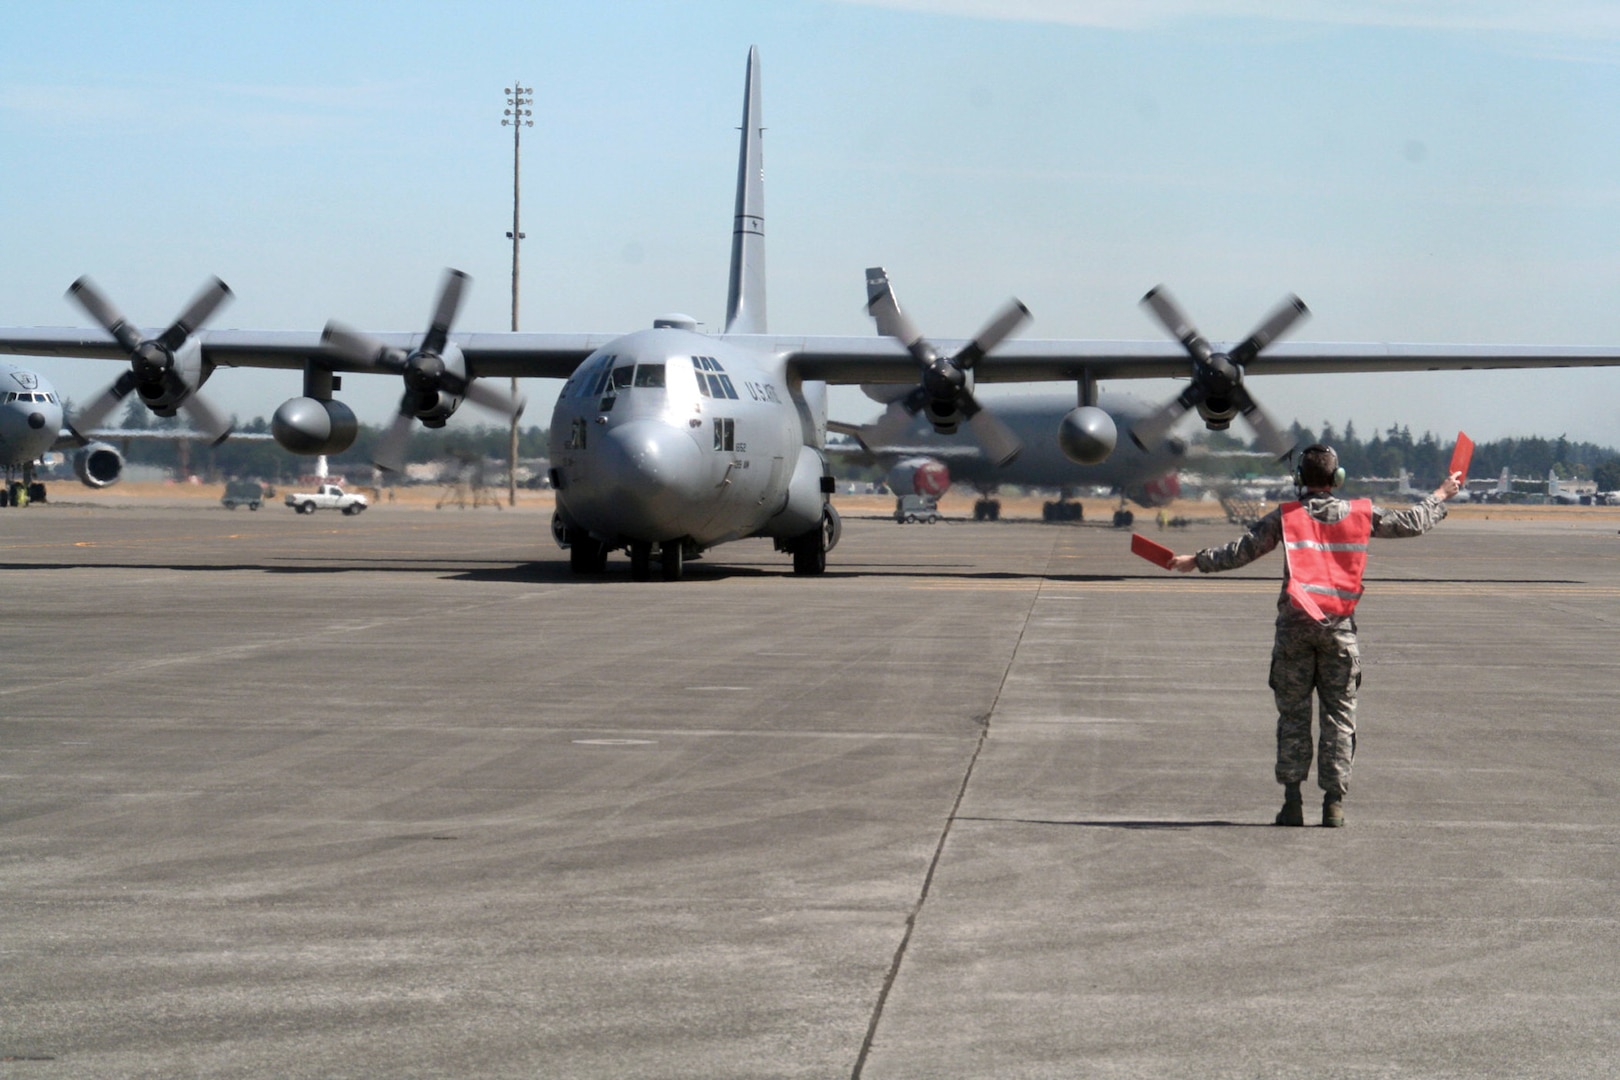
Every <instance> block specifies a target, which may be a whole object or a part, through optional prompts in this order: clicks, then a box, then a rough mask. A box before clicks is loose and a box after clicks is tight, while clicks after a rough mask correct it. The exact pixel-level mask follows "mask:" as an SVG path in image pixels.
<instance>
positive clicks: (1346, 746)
mask: <svg viewBox="0 0 1620 1080" xmlns="http://www.w3.org/2000/svg"><path fill="white" fill-rule="evenodd" d="M1302 501H1303V502H1304V503H1305V509H1306V510H1307V511H1308V512H1309V513H1310V515H1311V516H1312V517H1314V518H1315V519H1316V520H1318V521H1322V522H1327V523H1330V524H1331V523H1333V522H1337V521H1340V520H1342V519H1343V518H1344V517H1345V515H1347V514H1348V513H1349V512H1350V504H1349V503H1348V502H1346V501H1345V500H1343V499H1339V498H1335V497H1334V496H1333V495H1331V494H1329V493H1327V492H1325V491H1322V492H1315V493H1313V494H1310V495H1307V496H1306V497H1305V498H1304V500H1302ZM1445 516H1446V507H1445V504H1444V503H1443V502H1441V501H1440V500H1439V499H1437V498H1435V497H1434V496H1432V495H1431V496H1429V497H1428V498H1426V499H1424V500H1423V501H1422V502H1420V503H1418V504H1417V505H1416V506H1413V507H1411V508H1410V509H1407V510H1385V509H1383V508H1382V507H1378V506H1374V507H1373V508H1372V535H1373V536H1376V537H1380V538H1385V539H1387V538H1391V537H1402V536H1421V535H1422V534H1423V533H1426V532H1428V531H1429V530H1430V529H1432V528H1434V527H1435V525H1437V524H1439V523H1440V521H1441V520H1443V519H1444V518H1445ZM1282 535H1283V528H1282V508H1281V507H1279V508H1277V509H1276V510H1273V511H1272V512H1271V513H1269V514H1267V515H1266V516H1265V517H1263V518H1261V519H1260V520H1259V521H1257V522H1255V524H1254V527H1253V528H1251V529H1250V530H1249V531H1248V532H1247V533H1245V534H1244V535H1243V536H1240V537H1239V538H1238V539H1236V540H1234V541H1232V542H1231V543H1230V544H1227V545H1226V546H1224V547H1218V548H1205V549H1204V550H1203V551H1200V552H1199V553H1198V555H1197V560H1198V569H1199V570H1201V571H1202V572H1204V573H1206V574H1211V573H1216V572H1218V571H1221V570H1236V569H1237V568H1238V567H1240V566H1247V565H1248V564H1249V563H1251V562H1253V561H1254V560H1256V559H1258V558H1259V557H1260V556H1262V555H1264V554H1265V553H1266V552H1268V551H1270V550H1271V549H1272V548H1274V547H1276V546H1277V545H1278V544H1279V543H1281V542H1282ZM1360 686H1361V652H1360V649H1359V647H1358V646H1357V644H1356V620H1355V617H1354V616H1350V615H1343V616H1328V619H1327V622H1326V623H1325V624H1323V623H1319V622H1317V621H1316V620H1315V619H1313V618H1312V617H1311V616H1309V615H1307V614H1305V612H1303V611H1301V610H1300V609H1299V608H1297V607H1295V606H1294V605H1293V603H1292V602H1291V601H1290V600H1289V599H1288V564H1287V562H1286V561H1284V563H1283V593H1282V595H1281V596H1279V597H1278V599H1277V638H1276V641H1275V643H1274V644H1273V645H1272V648H1271V690H1272V693H1273V694H1274V695H1275V696H1276V699H1277V782H1278V783H1279V784H1297V783H1300V782H1301V781H1303V780H1304V779H1305V777H1306V776H1308V775H1309V774H1310V771H1311V695H1312V693H1313V692H1314V693H1315V695H1316V697H1317V699H1318V700H1319V701H1320V702H1321V732H1320V737H1319V739H1318V745H1317V749H1316V782H1317V783H1318V784H1319V785H1321V787H1322V790H1323V791H1326V792H1330V793H1335V794H1339V795H1343V794H1344V793H1345V792H1346V791H1348V790H1349V789H1350V764H1351V761H1352V760H1353V759H1354V758H1355V756H1356V691H1357V690H1358V689H1359V688H1360Z"/></svg>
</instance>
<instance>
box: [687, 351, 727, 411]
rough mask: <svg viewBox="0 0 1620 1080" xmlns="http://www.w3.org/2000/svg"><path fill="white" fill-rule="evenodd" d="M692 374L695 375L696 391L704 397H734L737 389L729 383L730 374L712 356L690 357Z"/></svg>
mask: <svg viewBox="0 0 1620 1080" xmlns="http://www.w3.org/2000/svg"><path fill="white" fill-rule="evenodd" d="M692 374H693V375H695V376H697V384H698V392H699V393H701V394H702V395H703V396H704V397H716V398H731V399H732V400H735V399H736V397H737V390H736V388H735V387H733V386H732V385H731V378H730V376H728V375H726V374H725V369H724V368H722V367H721V366H720V361H718V360H716V359H715V358H714V357H712V356H694V357H692Z"/></svg>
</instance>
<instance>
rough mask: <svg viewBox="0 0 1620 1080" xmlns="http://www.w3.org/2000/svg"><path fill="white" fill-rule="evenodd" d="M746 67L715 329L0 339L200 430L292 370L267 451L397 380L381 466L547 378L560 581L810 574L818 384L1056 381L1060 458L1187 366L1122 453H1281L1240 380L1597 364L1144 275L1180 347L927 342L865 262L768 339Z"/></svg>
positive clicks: (323, 427)
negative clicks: (1203, 319)
mask: <svg viewBox="0 0 1620 1080" xmlns="http://www.w3.org/2000/svg"><path fill="white" fill-rule="evenodd" d="M759 79H760V69H759V61H758V53H757V50H750V52H749V59H748V71H747V79H746V91H745V95H744V105H743V121H742V135H741V138H740V151H739V160H738V168H737V187H736V204H735V205H736V212H735V219H734V225H733V231H732V258H731V269H730V282H729V289H728V296H727V304H726V322H725V327H724V329H723V331H722V332H721V333H720V334H718V335H711V334H706V333H700V332H698V330H697V327H696V324H695V323H694V322H693V321H692V320H690V319H687V318H684V317H679V316H675V317H665V318H660V319H657V320H655V321H654V323H653V327H652V328H651V329H646V330H639V331H634V332H631V333H627V334H587V333H578V334H559V333H530V332H524V333H517V332H512V333H452V332H451V327H452V324H453V322H454V319H455V315H456V313H457V310H458V309H459V306H460V301H461V296H462V292H463V289H464V287H465V282H466V279H465V277H464V276H463V275H460V274H459V273H456V272H452V273H451V274H450V275H449V276H448V277H447V278H446V280H445V283H444V285H443V286H442V287H441V290H440V294H439V299H438V302H437V305H436V307H435V312H434V315H433V317H432V319H431V321H430V323H429V327H428V330H427V332H426V333H422V334H413V333H389V334H376V335H368V334H362V333H358V332H355V331H352V330H348V329H346V328H344V327H341V326H338V325H337V324H329V325H328V327H327V330H326V332H325V333H324V334H315V333H309V332H300V331H250V330H205V329H201V327H202V324H203V323H204V321H206V319H207V318H208V317H209V315H211V314H212V312H213V310H214V309H215V308H216V307H217V306H218V303H220V302H221V301H222V300H223V299H224V297H225V296H226V295H228V290H226V289H225V287H224V285H223V284H222V283H219V282H217V281H215V282H214V283H212V284H211V285H209V286H207V287H205V288H204V290H203V291H202V292H201V293H200V294H199V295H198V297H197V298H196V299H195V300H194V301H193V302H192V304H191V305H189V306H188V307H187V308H186V309H185V313H184V314H183V315H182V316H181V318H180V319H178V320H176V322H175V323H174V324H173V325H171V326H170V327H169V329H168V330H166V331H163V332H162V333H161V334H158V335H156V336H153V337H148V336H146V335H145V333H144V332H142V331H138V330H135V329H133V328H132V326H131V324H129V323H128V322H126V321H125V320H124V319H123V317H122V315H120V314H119V313H118V312H117V310H116V309H115V308H113V307H112V305H111V304H110V303H108V302H107V301H106V299H105V298H104V297H102V296H101V295H100V293H99V292H97V291H96V290H95V289H94V288H93V287H91V286H90V285H89V283H88V282H87V281H84V280H82V279H81V281H80V282H79V283H76V285H75V288H74V289H73V290H72V293H73V295H74V296H75V297H76V298H77V300H78V302H79V304H80V306H81V307H83V308H84V310H85V311H86V312H87V313H89V314H90V316H91V318H92V319H93V320H94V321H95V322H96V323H98V324H99V327H100V329H97V330H85V329H80V328H7V329H0V353H12V354H21V355H46V356H49V355H66V356H82V357H91V358H106V359H114V360H119V361H122V362H124V363H127V364H128V365H129V366H128V369H127V370H126V371H125V372H124V373H122V374H121V375H120V376H119V378H118V379H117V381H116V382H114V384H113V385H112V386H111V387H109V388H108V390H107V392H106V393H105V394H103V395H102V397H101V398H99V399H97V401H96V402H95V403H93V405H92V409H93V410H107V409H110V408H111V405H112V404H115V403H116V401H117V400H120V399H122V398H123V397H124V396H127V395H128V394H129V393H138V394H139V395H140V400H141V401H142V402H144V403H145V404H146V405H147V406H148V407H149V408H151V409H152V410H153V411H154V412H157V413H159V414H160V415H171V414H173V412H174V411H175V410H177V409H185V410H187V411H188V412H189V413H190V414H191V415H192V417H193V420H194V422H195V423H196V424H197V426H198V427H199V428H200V429H202V430H205V431H218V432H221V433H224V432H225V430H226V428H227V425H225V424H223V423H222V422H221V418H220V417H219V416H218V414H217V413H216V412H215V411H214V410H212V409H211V408H210V407H209V406H207V405H205V404H204V403H203V402H202V401H201V400H200V399H199V398H198V397H197V393H198V391H199V389H200V388H201V387H202V386H203V385H204V383H206V381H207V380H208V379H209V378H210V377H211V375H212V374H213V373H214V372H215V371H216V370H217V369H218V368H221V367H265V368H284V369H289V370H295V371H302V372H303V393H302V394H301V395H299V396H297V397H294V398H291V399H290V400H288V401H286V402H284V403H283V404H282V405H281V406H280V407H279V408H278V409H277V410H276V412H275V415H274V417H273V421H272V430H273V432H274V434H275V437H276V440H277V442H279V443H280V444H281V445H282V446H283V447H285V448H286V449H288V450H290V451H292V452H294V453H299V454H308V455H315V454H322V453H326V454H336V453H341V452H342V451H343V450H345V449H347V448H348V447H349V446H350V445H352V443H353V441H354V438H355V434H356V431H357V424H356V421H355V417H354V413H353V411H352V410H350V409H349V407H348V406H347V405H345V404H343V403H342V402H341V401H339V400H337V399H336V398H335V397H334V392H335V391H337V390H339V389H341V387H340V379H341V374H342V373H348V372H373V373H375V372H383V373H387V374H392V375H396V376H398V377H399V378H401V380H402V382H403V394H402V397H401V400H400V406H399V410H398V419H397V420H396V421H395V423H394V425H393V428H392V429H391V435H390V437H389V439H388V440H385V444H384V454H381V455H379V456H381V457H383V460H382V461H380V464H383V465H389V464H397V459H393V460H390V459H389V458H388V457H387V454H388V453H397V450H398V447H399V446H400V445H401V444H402V442H403V439H404V437H406V436H407V435H408V433H409V431H410V430H411V429H412V427H413V426H414V424H415V423H416V422H418V421H419V422H421V423H423V424H425V425H428V426H430V427H431V426H437V425H442V424H443V423H444V422H445V420H446V419H447V418H448V417H449V416H450V415H451V414H452V413H453V412H455V410H456V409H457V408H458V407H459V406H460V405H461V403H462V402H463V401H471V402H473V403H474V404H475V405H480V406H483V407H485V408H489V409H491V410H493V411H495V412H498V413H502V414H505V415H513V414H515V413H516V412H517V410H519V409H520V408H521V407H522V402H521V400H520V399H517V398H515V397H512V396H510V395H507V394H504V393H502V392H500V391H498V390H496V389H495V388H494V386H495V384H494V380H504V379H508V378H513V377H522V378H559V379H565V380H567V381H566V383H565V384H564V386H563V388H562V391H561V393H560V395H559V397H558V400H557V405H556V408H555V409H554V411H553V413H552V420H551V439H552V443H551V457H552V463H553V473H552V477H551V479H552V483H553V487H554V488H556V499H557V509H556V514H555V516H554V518H553V523H552V529H553V534H554V536H555V537H556V539H557V541H558V543H560V544H562V545H564V546H565V547H567V549H568V550H569V562H570V565H571V567H572V568H573V570H574V571H575V572H577V573H596V572H599V571H601V570H602V569H603V568H604V566H605V564H606V560H607V557H608V554H609V553H610V552H612V551H615V550H621V549H622V550H626V551H628V553H629V556H630V563H631V568H632V571H633V572H634V573H635V575H636V576H638V577H642V576H647V575H648V574H649V573H650V564H651V560H652V558H653V557H654V555H655V554H656V555H657V556H658V557H659V560H660V562H661V563H662V569H663V573H664V576H665V577H669V578H674V577H678V576H680V574H681V568H682V565H683V562H684V560H686V559H689V558H692V557H694V556H696V555H700V554H702V553H703V552H705V551H707V550H708V549H710V548H713V547H715V546H716V545H719V544H722V543H725V542H728V541H732V540H739V539H742V538H745V537H763V538H767V539H770V540H771V541H772V542H773V543H774V544H775V545H776V547H777V548H778V549H779V550H781V551H784V552H788V553H791V555H792V558H793V569H794V571H795V572H797V573H803V574H815V573H820V572H821V571H822V570H824V569H825V566H826V555H827V552H828V551H829V550H830V549H831V548H832V547H833V545H834V544H835V543H836V542H837V540H838V535H839V522H838V516H837V513H836V512H835V511H834V509H833V508H832V506H831V505H830V503H829V501H828V495H829V494H830V493H831V491H832V488H833V481H832V476H831V474H830V472H829V471H828V469H827V463H826V457H825V453H824V446H825V433H826V388H827V385H828V384H829V383H838V384H875V383H891V384H903V385H906V386H909V387H910V389H909V390H908V391H907V392H906V393H905V394H904V396H903V397H902V398H901V401H900V412H901V413H903V414H905V416H911V415H917V414H926V416H927V419H928V422H929V423H930V425H931V426H932V427H933V429H934V430H935V431H936V432H939V433H941V434H948V433H950V432H953V431H955V430H956V429H957V427H958V425H959V424H962V423H966V424H967V425H968V427H969V429H970V430H971V431H972V433H973V435H974V436H975V438H976V439H977V441H978V442H979V444H980V446H981V448H983V449H984V451H985V453H986V454H987V456H988V457H989V458H990V459H991V460H992V461H996V462H1007V461H1010V460H1012V459H1013V458H1014V457H1016V456H1017V455H1018V454H1019V453H1020V451H1021V450H1022V449H1023V440H1022V439H1021V438H1019V436H1018V435H1017V433H1016V432H1015V431H1013V430H1012V429H1011V428H1010V427H1009V425H1008V424H1006V423H1005V422H1004V421H1002V420H1000V419H999V418H998V417H997V416H996V415H995V414H994V413H993V412H992V410H991V409H990V408H989V407H988V406H987V405H986V404H984V403H982V402H980V401H979V400H978V398H977V396H976V395H975V393H974V386H975V383H976V381H984V382H1042V381H1072V382H1073V383H1074V384H1075V387H1076V405H1075V407H1074V408H1072V409H1070V410H1069V411H1068V412H1067V413H1066V414H1065V415H1064V417H1063V419H1062V421H1061V423H1060V424H1059V426H1058V429H1057V432H1056V440H1057V443H1058V446H1059V447H1060V448H1061V449H1062V451H1063V453H1064V454H1065V455H1066V456H1067V457H1068V458H1069V459H1070V460H1071V461H1075V462H1077V463H1080V464H1086V465H1096V464H1099V463H1101V462H1103V461H1105V460H1107V459H1108V457H1109V456H1110V455H1111V454H1112V453H1113V451H1114V448H1115V443H1116V441H1117V436H1118V428H1117V425H1116V422H1115V420H1114V418H1113V416H1111V415H1110V414H1109V412H1108V411H1107V410H1105V409H1103V408H1101V407H1100V406H1099V397H1098V390H1097V387H1098V383H1099V382H1101V381H1106V380H1110V379H1132V378H1167V377H1185V378H1188V379H1189V384H1188V387H1187V389H1186V390H1185V391H1183V392H1182V394H1180V395H1179V396H1178V397H1177V398H1176V399H1175V400H1173V401H1171V402H1169V403H1167V404H1166V405H1165V406H1163V407H1161V408H1160V409H1159V410H1158V411H1157V412H1156V413H1154V414H1153V415H1152V416H1151V417H1149V418H1148V419H1147V420H1146V421H1142V422H1135V423H1133V424H1132V427H1131V431H1130V434H1131V435H1132V437H1133V440H1134V441H1136V442H1138V443H1140V444H1142V445H1144V446H1150V447H1153V446H1157V445H1158V444H1160V443H1162V442H1163V440H1164V439H1165V437H1166V436H1167V435H1168V433H1169V431H1170V428H1171V426H1172V425H1173V424H1174V423H1175V422H1176V421H1177V420H1178V419H1179V418H1180V416H1181V415H1182V414H1183V413H1185V412H1188V411H1193V410H1196V411H1197V412H1198V414H1199V416H1200V417H1201V418H1202V419H1203V421H1204V423H1205V424H1206V426H1208V427H1211V428H1215V429H1220V428H1222V427H1225V426H1226V425H1227V424H1228V423H1229V422H1230V421H1231V420H1232V419H1234V418H1235V417H1237V416H1240V415H1241V416H1243V417H1244V418H1245V420H1246V421H1247V422H1248V423H1249V425H1250V426H1251V427H1253V428H1254V430H1255V431H1256V432H1257V433H1258V434H1260V435H1261V436H1262V438H1263V439H1265V441H1266V442H1267V443H1268V445H1270V446H1271V447H1272V449H1273V450H1274V451H1276V452H1278V453H1279V454H1280V452H1281V450H1282V449H1286V448H1283V447H1281V446H1280V442H1281V440H1280V437H1279V436H1278V434H1277V429H1276V425H1275V424H1274V423H1272V422H1271V421H1270V420H1269V419H1268V418H1267V417H1266V414H1265V413H1264V412H1263V411H1262V410H1261V409H1260V407H1259V405H1258V403H1257V402H1256V401H1255V399H1254V397H1253V396H1252V395H1251V394H1250V392H1249V390H1248V387H1247V382H1246V377H1247V376H1248V375H1253V374H1262V373H1264V374H1322V373H1331V372H1380V371H1407V370H1458V369H1467V368H1511V367H1538V368H1540V367H1569V366H1600V365H1601V366H1609V365H1615V364H1620V350H1613V349H1596V348H1589V349H1583V348H1568V347H1546V348H1538V347H1534V346H1529V347H1496V346H1470V345H1388V344H1373V345H1368V344H1330V345H1287V344H1280V345H1279V344H1274V342H1275V340H1276V339H1277V338H1278V337H1280V336H1281V335H1282V334H1283V333H1284V332H1286V331H1287V330H1288V329H1290V328H1291V327H1292V326H1293V325H1294V323H1295V322H1296V321H1297V320H1298V319H1299V318H1300V317H1301V316H1302V315H1303V314H1304V305H1303V304H1301V303H1300V302H1299V301H1298V300H1297V299H1294V298H1290V299H1289V300H1288V301H1286V302H1285V303H1284V304H1283V306H1282V307H1280V308H1279V309H1278V310H1277V311H1276V312H1274V313H1273V314H1272V315H1271V316H1270V317H1268V318H1267V319H1265V320H1263V321H1262V323H1261V324H1260V326H1259V327H1258V328H1257V329H1256V330H1255V331H1254V332H1253V333H1251V334H1250V335H1249V337H1247V338H1245V339H1244V340H1243V341H1242V342H1240V343H1238V344H1237V345H1235V346H1232V347H1230V348H1220V347H1217V346H1216V345H1215V344H1212V343H1211V342H1209V341H1208V340H1207V339H1205V338H1204V337H1203V336H1202V335H1201V334H1199V333H1198V332H1197V331H1196V330H1195V329H1193V328H1192V324H1191V323H1190V322H1189V321H1188V320H1187V319H1186V317H1185V316H1184V315H1183V314H1182V313H1181V311H1180V309H1179V308H1178V307H1177V306H1176V305H1175V303H1174V301H1172V300H1171V299H1170V298H1169V295H1168V294H1167V293H1166V292H1165V291H1164V290H1163V289H1155V290H1154V291H1152V292H1150V293H1149V294H1148V296H1147V297H1145V298H1144V303H1145V304H1146V305H1147V306H1148V307H1149V309H1150V310H1151V311H1152V313H1153V314H1154V317H1155V318H1157V319H1158V320H1159V322H1160V323H1161V324H1163V325H1164V326H1165V327H1166V328H1167V329H1168V330H1169V331H1170V332H1171V334H1172V335H1173V336H1174V337H1175V338H1176V339H1177V341H1178V342H1179V345H1172V344H1169V343H1166V342H1163V341H1159V342H1152V341H1135V342H1129V341H1127V342H1111V341H1029V340H1023V341H1012V340H1010V339H1011V338H1012V335H1013V334H1014V332H1015V331H1016V330H1017V329H1018V328H1019V327H1020V326H1021V325H1022V324H1023V322H1024V321H1025V320H1026V319H1027V318H1028V317H1029V313H1028V311H1027V310H1026V309H1025V308H1024V307H1023V305H1022V304H1019V303H1018V302H1017V301H1012V302H1011V303H1009V304H1008V305H1007V306H1006V307H1004V308H1003V309H1002V310H1001V311H1000V313H999V314H997V315H996V316H995V317H994V318H992V319H991V320H990V322H989V323H987V324H986V326H985V328H984V329H983V330H982V331H980V333H979V335H978V336H977V337H976V338H974V339H973V340H971V341H966V342H950V341H941V342H938V343H931V342H930V341H929V340H928V339H926V338H925V337H924V336H923V335H922V334H921V332H920V331H919V330H918V329H917V328H916V327H915V326H913V325H912V324H911V323H910V321H909V320H908V319H906V318H905V317H904V315H903V314H901V313H900V311H899V307H898V304H894V303H892V293H891V292H889V290H888V285H887V275H885V274H883V273H882V272H881V271H877V272H876V273H873V274H869V275H868V303H869V307H870V308H871V310H872V312H873V314H874V315H875V316H877V317H878V318H879V325H880V327H881V328H882V329H883V331H884V333H886V334H887V335H888V336H887V337H886V338H885V337H877V338H873V337H829V336H817V335H771V334H769V333H767V331H766V306H765V299H766V296H765V232H764V179H763V173H762V156H761V134H762V131H763V121H762V116H761V112H760V93H759ZM484 380H489V381H484ZM897 422H901V421H897Z"/></svg>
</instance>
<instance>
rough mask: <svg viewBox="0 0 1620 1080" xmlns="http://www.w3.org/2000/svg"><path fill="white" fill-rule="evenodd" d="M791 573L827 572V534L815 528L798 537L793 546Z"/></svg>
mask: <svg viewBox="0 0 1620 1080" xmlns="http://www.w3.org/2000/svg"><path fill="white" fill-rule="evenodd" d="M793 572H794V573H795V574H824V573H826V572H827V534H826V532H825V531H824V530H823V529H821V528H819V527H818V528H816V529H813V530H811V531H810V532H807V533H805V534H804V535H803V536H801V537H799V538H798V539H797V540H796V541H794V544H793Z"/></svg>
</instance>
